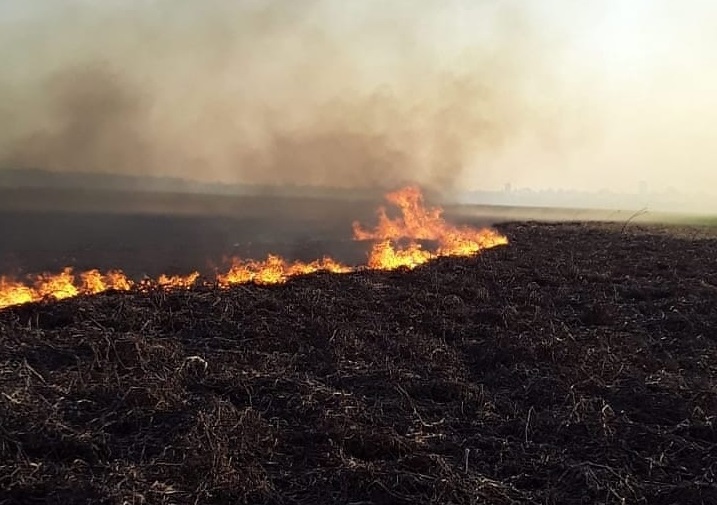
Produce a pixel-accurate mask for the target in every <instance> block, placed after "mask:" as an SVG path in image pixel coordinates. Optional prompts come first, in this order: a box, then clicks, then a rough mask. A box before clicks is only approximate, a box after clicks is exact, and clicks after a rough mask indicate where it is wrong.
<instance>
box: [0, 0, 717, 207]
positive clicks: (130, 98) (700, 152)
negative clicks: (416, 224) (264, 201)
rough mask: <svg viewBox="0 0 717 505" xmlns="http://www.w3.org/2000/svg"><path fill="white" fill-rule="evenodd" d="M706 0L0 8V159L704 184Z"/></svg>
mask: <svg viewBox="0 0 717 505" xmlns="http://www.w3.org/2000/svg"><path fill="white" fill-rule="evenodd" d="M716 25H717V3H716V2H713V1H710V0H686V1H684V2H675V1H672V0H629V1H628V0H601V1H600V2H587V1H577V0H540V1H538V0H533V1H529V0H520V1H519V0H442V1H438V0H412V1H409V0H391V1H390V2H386V1H379V0H361V1H359V0H304V1H301V2H298V1H294V0H244V1H242V0H234V1H229V0H207V1H205V2H190V1H189V0H141V1H140V0H135V1H130V0H124V1H120V0H104V1H103V2H96V1H90V0H57V1H54V2H29V1H27V0H3V1H2V2H0V63H2V68H3V72H2V74H0V97H1V98H0V169H2V168H24V167H28V168H44V169H50V170H58V171H90V172H107V173H123V174H131V175H153V176H172V177H183V178H189V179H196V180H201V181H220V182H228V183H237V182H248V183H262V184H315V185H338V186H344V187H364V186H376V185H379V186H387V187H390V186H395V185H398V184H402V183H405V182H417V183H420V184H423V185H426V186H430V187H435V188H438V189H443V190H448V191H450V190H463V189H488V190H490V189H497V188H501V187H503V185H504V184H506V183H510V184H511V185H512V186H513V187H531V188H533V189H547V188H562V189H566V190H599V189H608V190H613V191H628V192H633V191H637V189H638V187H639V185H640V184H641V182H644V183H646V184H647V186H648V187H649V188H650V189H651V190H653V191H662V190H665V189H667V188H673V189H675V190H678V191H683V192H704V193H709V194H717V191H716V190H715V188H717V170H715V168H717V129H716V128H714V126H713V125H714V124H715V120H717V94H716V93H714V89H717V87H716V85H717V31H715V30H712V29H711V27H713V26H716Z"/></svg>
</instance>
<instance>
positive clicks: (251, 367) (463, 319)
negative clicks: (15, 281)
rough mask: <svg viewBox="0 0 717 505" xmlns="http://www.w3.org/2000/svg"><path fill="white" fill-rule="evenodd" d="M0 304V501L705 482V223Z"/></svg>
mask: <svg viewBox="0 0 717 505" xmlns="http://www.w3.org/2000/svg"><path fill="white" fill-rule="evenodd" d="M621 228H622V227H621V226H620V225H604V224H592V225H587V224H581V223H572V224H570V223H568V224H535V223H513V224H505V225H503V226H501V230H502V231H503V232H504V233H506V234H507V235H508V237H509V239H510V241H511V243H510V245H508V246H507V247H501V248H496V249H493V250H489V251H486V252H485V253H483V254H482V255H480V256H477V257H475V258H468V259H443V260H440V261H437V262H435V263H432V264H430V265H427V266H425V267H423V268H419V269H417V270H415V271H412V272H401V271H399V272H390V273H385V272H384V273H381V272H368V271H366V272H359V273H355V274H349V275H327V274H322V275H313V276H309V277H304V278H297V279H294V280H292V281H291V282H289V283H287V284H285V285H282V286H269V287H267V286H254V285H247V286H239V287H236V288H233V289H231V290H227V291H222V290H219V289H213V288H197V289H195V290H192V291H184V292H173V293H163V292H144V293H139V292H130V293H106V294H104V295H100V296H96V297H90V298H79V299H72V300H67V301H64V302H56V303H41V304H33V305H27V306H21V307H14V308H11V309H7V310H4V311H2V312H0V490H2V491H0V503H58V504H59V503H62V504H67V503H108V504H109V503H112V504H121V503H284V504H324V503H325V504H329V503H331V504H333V503H353V504H359V503H361V504H371V503H374V504H389V503H406V504H409V503H410V504H414V503H443V504H448V503H453V504H469V503H471V504H472V503H506V504H507V503H541V504H570V503H615V504H621V503H645V504H673V503H682V504H685V503H717V482H716V481H715V478H716V476H715V473H716V472H717V430H716V428H715V423H717V379H716V377H717V268H716V267H717V239H715V238H710V237H709V236H702V235H699V234H696V233H695V234H692V233H691V232H690V233H681V234H675V233H673V231H674V230H661V229H656V228H639V227H634V226H630V227H629V228H627V229H626V230H622V229H621Z"/></svg>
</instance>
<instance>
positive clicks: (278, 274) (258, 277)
mask: <svg viewBox="0 0 717 505" xmlns="http://www.w3.org/2000/svg"><path fill="white" fill-rule="evenodd" d="M351 270H352V268H351V267H349V266H346V265H342V264H341V263H339V262H337V261H335V260H333V259H331V258H328V257H325V258H323V259H321V260H316V261H312V262H311V263H304V262H301V261H295V262H293V263H288V262H287V261H286V260H284V259H283V258H281V257H280V256H275V255H273V254H270V255H269V256H267V258H266V259H265V260H264V261H255V260H242V259H240V258H232V266H231V268H230V269H229V271H228V272H227V273H226V274H218V275H217V283H218V284H219V285H220V286H230V285H232V284H243V283H247V282H256V283H259V284H277V283H281V282H285V281H286V280H287V279H288V278H289V277H293V276H296V275H306V274H312V273H315V272H319V271H326V272H332V273H347V272H350V271H351Z"/></svg>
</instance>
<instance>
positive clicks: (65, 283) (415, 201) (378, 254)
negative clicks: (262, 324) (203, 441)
mask: <svg viewBox="0 0 717 505" xmlns="http://www.w3.org/2000/svg"><path fill="white" fill-rule="evenodd" d="M386 199H387V200H388V201H389V202H390V203H391V204H393V205H395V206H397V207H398V208H399V209H400V211H401V216H400V217H398V218H396V219H391V218H389V217H388V215H387V214H386V209H385V208H384V207H381V208H380V209H379V211H378V224H377V226H376V228H375V229H374V230H372V231H370V230H365V229H364V228H362V227H361V225H360V224H359V223H356V222H355V223H354V224H353V231H354V238H355V239H356V240H371V241H374V242H375V243H374V245H373V248H372V249H371V252H370V254H369V258H368V267H369V268H373V269H381V270H393V269H396V268H400V267H404V268H415V267H417V266H419V265H422V264H424V263H426V262H428V261H430V260H432V259H434V258H437V257H439V256H469V255H472V254H476V253H478V252H480V251H481V250H483V249H487V248H490V247H495V246H498V245H503V244H507V243H508V239H507V238H506V237H504V236H503V235H500V234H499V233H498V232H496V231H495V230H491V229H488V228H484V229H475V228H471V227H468V226H464V227H457V226H454V225H451V224H448V223H446V221H445V220H444V219H443V217H442V215H443V209H441V208H440V207H434V208H426V207H425V206H424V202H423V194H422V193H421V191H420V189H419V188H417V187H413V186H411V187H407V188H403V189H401V190H398V191H394V192H392V193H389V194H388V195H386ZM401 240H408V241H409V242H408V245H406V246H399V245H398V243H397V242H398V241H401ZM419 240H430V241H435V242H437V243H438V249H437V250H436V251H435V252H432V251H428V250H426V249H423V248H422V246H421V244H420V243H419V242H418V241H419ZM354 270H355V268H353V267H350V266H347V265H344V264H342V263H339V262H338V261H336V260H334V259H332V258H329V257H324V258H322V259H320V260H316V261H312V262H309V263H305V262H301V261H295V262H288V261H286V260H285V259H283V258H281V257H280V256H276V255H269V256H268V257H267V258H266V259H265V260H263V261H257V260H244V259H239V258H233V259H232V260H231V267H230V268H229V270H228V271H227V272H226V273H223V274H222V273H220V274H217V277H216V282H217V284H218V285H219V286H221V287H228V286H231V285H233V284H242V283H247V282H256V283H259V284H276V283H282V282H285V281H286V280H287V279H289V278H290V277H294V276H297V275H306V274H312V273H315V272H319V271H326V272H332V273H347V272H352V271H354ZM199 276H200V275H199V273H198V272H193V273H191V274H189V275H172V276H168V275H161V276H159V278H157V279H156V280H151V279H150V280H146V281H142V282H140V283H139V286H152V285H154V286H158V287H159V288H161V289H166V290H171V289H187V288H190V287H192V286H194V285H195V284H196V283H197V282H198V280H199ZM135 286H136V284H135V283H134V282H133V281H131V280H130V279H129V278H128V277H127V276H126V275H125V274H124V273H123V272H122V271H120V270H110V271H108V272H106V273H104V274H102V273H101V272H100V271H99V270H89V271H87V272H82V273H80V274H79V281H77V280H76V278H75V276H74V275H73V273H72V269H71V268H69V267H68V268H65V269H64V270H63V271H62V272H61V273H59V274H54V275H53V274H41V275H38V276H36V277H35V278H32V279H30V282H28V283H22V282H18V281H15V280H12V279H8V278H6V277H0V309H1V308H4V307H8V306H11V305H18V304H21V303H27V302H33V301H40V300H45V299H54V300H61V299H63V298H69V297H73V296H78V295H92V294H96V293H101V292H103V291H107V290H119V291H128V290H130V289H133V288H134V287H135Z"/></svg>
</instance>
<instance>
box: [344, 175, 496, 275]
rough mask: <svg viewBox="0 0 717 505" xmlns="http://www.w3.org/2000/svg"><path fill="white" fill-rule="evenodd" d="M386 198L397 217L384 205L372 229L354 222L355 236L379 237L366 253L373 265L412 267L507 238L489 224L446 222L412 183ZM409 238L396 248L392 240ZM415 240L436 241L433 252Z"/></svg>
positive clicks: (389, 268) (471, 252)
mask: <svg viewBox="0 0 717 505" xmlns="http://www.w3.org/2000/svg"><path fill="white" fill-rule="evenodd" d="M386 199H387V200H388V201H389V202H391V203H392V204H394V205H395V206H397V207H398V208H399V209H400V211H401V217H397V218H396V219H391V218H389V217H388V215H387V214H386V208H385V207H381V208H379V210H378V225H377V226H376V228H375V229H374V230H373V231H368V230H365V229H364V228H362V227H361V225H360V224H359V223H358V222H354V224H353V229H354V238H355V239H356V240H379V241H380V242H378V243H376V244H375V245H374V247H373V250H372V251H371V254H370V256H369V262H368V263H369V266H370V267H371V268H377V269H388V270H391V269H395V268H398V267H408V268H414V267H416V266H418V265H421V264H423V263H426V262H427V261H430V260H431V259H434V258H436V257H438V256H470V255H472V254H476V253H478V252H480V251H481V250H483V249H488V248H490V247H495V246H498V245H504V244H507V243H508V239H507V238H506V237H505V236H503V235H501V234H499V233H498V232H496V231H495V230H491V229H489V228H484V229H476V228H471V227H469V226H464V227H457V226H454V225H451V224H448V223H446V221H445V220H444V219H443V217H442V215H443V209H442V208H440V207H434V208H429V209H427V208H426V207H425V206H424V203H423V194H422V193H421V190H420V189H419V188H417V187H415V186H409V187H406V188H403V189H400V190H398V191H394V192H392V193H389V194H388V195H386ZM400 239H409V240H411V242H410V243H409V245H408V246H407V247H404V248H396V246H395V245H393V244H392V241H396V240H400ZM417 240H433V241H436V242H438V245H439V247H438V250H437V251H436V252H435V253H431V252H428V251H425V250H423V249H422V248H421V245H420V244H419V243H418V242H416V241H417Z"/></svg>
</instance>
